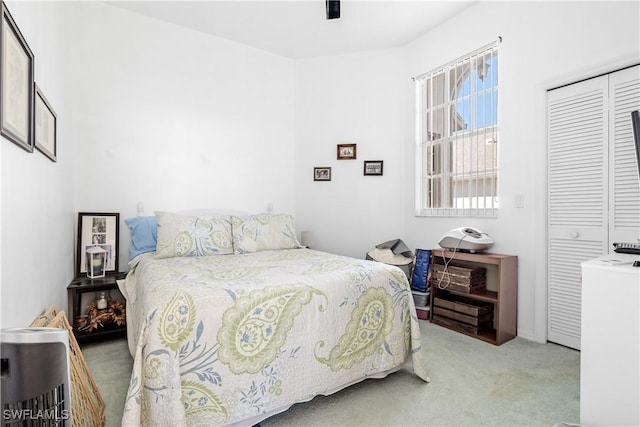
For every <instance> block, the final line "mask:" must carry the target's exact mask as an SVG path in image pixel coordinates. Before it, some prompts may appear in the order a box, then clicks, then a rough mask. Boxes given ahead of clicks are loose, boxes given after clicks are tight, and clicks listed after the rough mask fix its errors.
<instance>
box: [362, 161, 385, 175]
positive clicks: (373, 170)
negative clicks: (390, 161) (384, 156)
mask: <svg viewBox="0 0 640 427" xmlns="http://www.w3.org/2000/svg"><path fill="white" fill-rule="evenodd" d="M382 165H383V161H382V160H365V161H364V174H365V175H382Z"/></svg>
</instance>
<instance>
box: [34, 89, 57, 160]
mask: <svg viewBox="0 0 640 427" xmlns="http://www.w3.org/2000/svg"><path fill="white" fill-rule="evenodd" d="M34 86H35V95H36V101H35V108H36V111H35V146H36V148H37V149H38V150H40V151H41V152H42V153H43V154H44V155H45V156H47V157H48V158H50V159H51V160H53V161H54V162H55V161H57V157H56V152H57V141H56V126H57V123H56V121H57V118H56V112H55V111H53V108H51V105H50V104H49V102H48V101H47V98H45V97H44V94H43V93H42V91H41V90H40V88H39V87H38V85H37V84H35V83H34Z"/></svg>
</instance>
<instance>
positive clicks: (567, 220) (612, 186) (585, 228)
mask: <svg viewBox="0 0 640 427" xmlns="http://www.w3.org/2000/svg"><path fill="white" fill-rule="evenodd" d="M547 103H548V105H547V108H548V126H547V128H548V131H547V140H548V147H549V154H548V162H549V163H548V171H549V180H548V229H549V235H548V249H547V253H548V257H547V260H548V263H547V265H548V270H547V275H548V328H547V336H548V340H549V341H553V342H557V343H559V344H563V345H566V346H568V347H572V348H576V349H579V348H580V344H581V343H580V339H581V331H580V315H581V314H580V313H581V283H580V273H581V271H580V263H581V262H583V261H586V260H589V259H593V258H597V257H599V256H602V255H605V254H607V253H608V252H609V251H611V250H612V246H611V244H612V243H613V242H614V241H622V242H625V241H626V242H635V241H636V239H637V238H638V237H640V221H639V220H638V218H640V183H639V182H638V174H637V169H636V164H635V152H634V143H633V134H632V132H631V114H630V112H631V111H632V110H636V109H640V66H635V67H631V68H627V69H625V70H620V71H617V72H615V73H611V74H607V75H603V76H600V77H596V78H593V79H589V80H585V81H582V82H579V83H575V84H572V85H568V86H564V87H561V88H558V89H554V90H551V91H549V93H548V97H547Z"/></svg>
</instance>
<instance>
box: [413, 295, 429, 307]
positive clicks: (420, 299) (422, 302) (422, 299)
mask: <svg viewBox="0 0 640 427" xmlns="http://www.w3.org/2000/svg"><path fill="white" fill-rule="evenodd" d="M411 293H412V294H413V303H414V305H415V306H416V307H425V306H428V305H429V292H420V291H411Z"/></svg>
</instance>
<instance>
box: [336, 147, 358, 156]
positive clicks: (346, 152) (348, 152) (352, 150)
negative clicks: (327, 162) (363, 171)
mask: <svg viewBox="0 0 640 427" xmlns="http://www.w3.org/2000/svg"><path fill="white" fill-rule="evenodd" d="M355 159H356V144H338V160H355Z"/></svg>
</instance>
